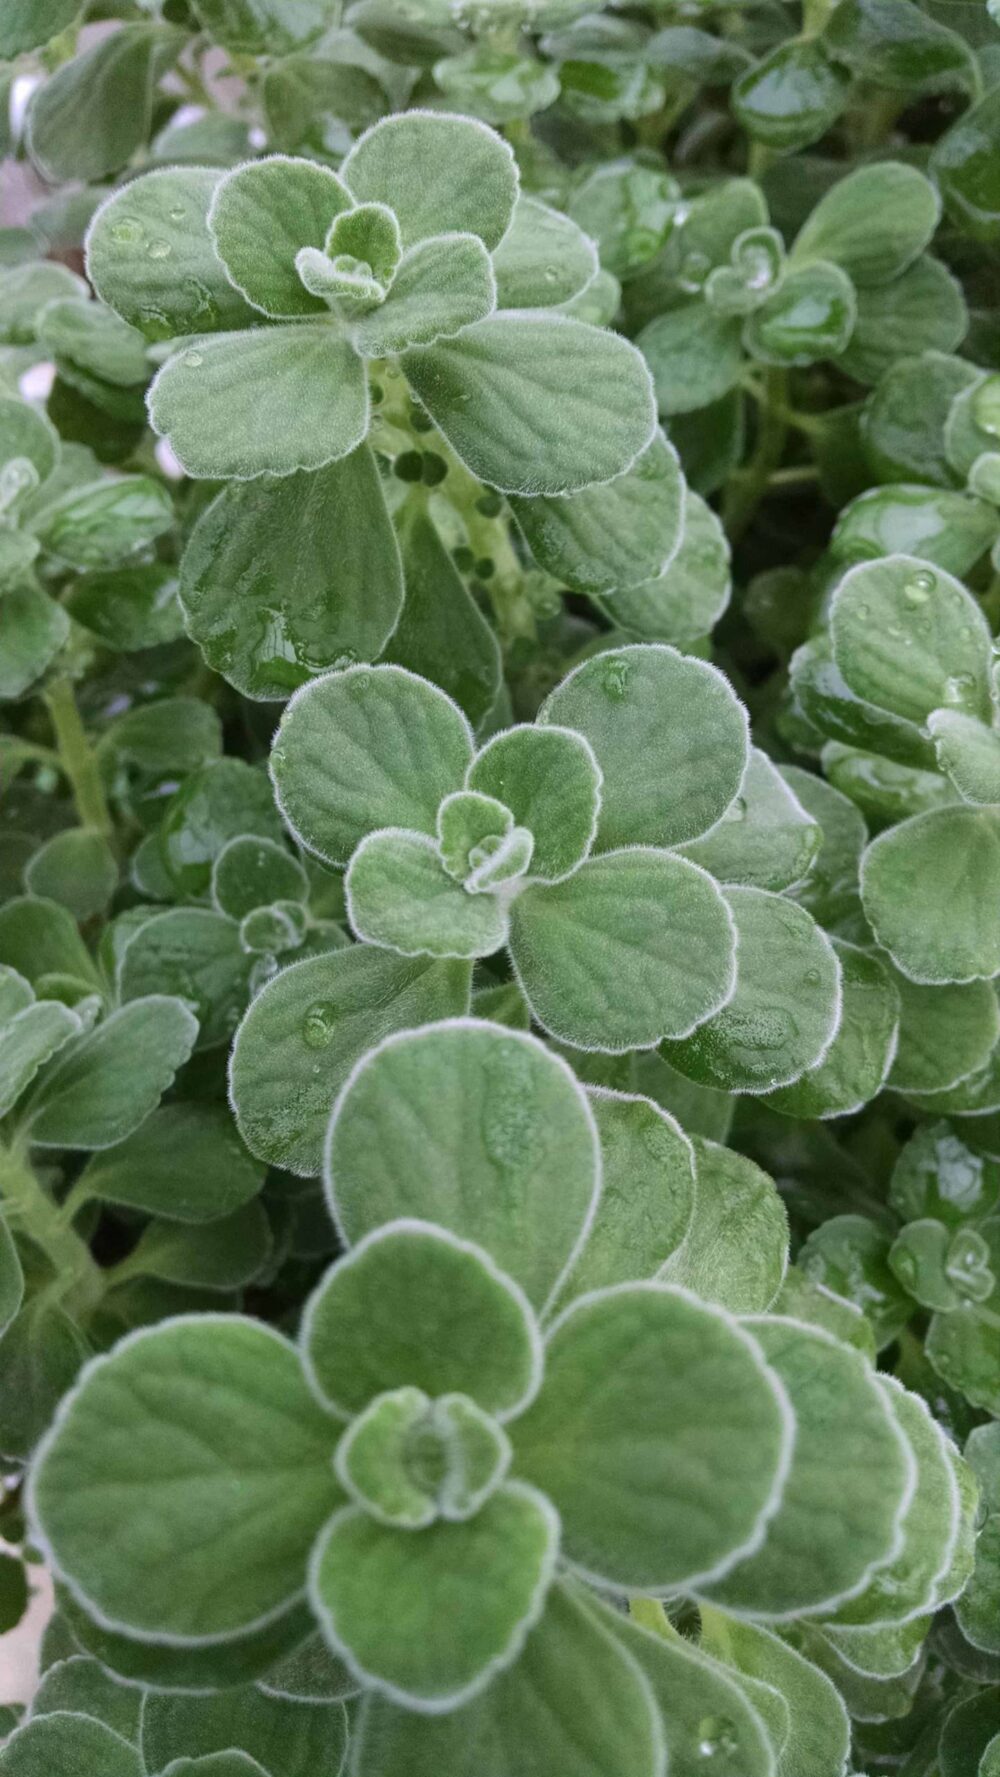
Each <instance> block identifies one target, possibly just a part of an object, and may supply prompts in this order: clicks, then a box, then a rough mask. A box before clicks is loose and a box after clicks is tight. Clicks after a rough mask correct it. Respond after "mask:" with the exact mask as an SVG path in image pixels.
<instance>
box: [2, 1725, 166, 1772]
mask: <svg viewBox="0 0 1000 1777" xmlns="http://www.w3.org/2000/svg"><path fill="white" fill-rule="evenodd" d="M144 1768H145V1767H144V1766H143V1762H142V1759H141V1757H140V1756H139V1752H138V1749H137V1748H136V1747H135V1746H132V1745H130V1744H129V1742H128V1741H127V1740H123V1739H122V1737H121V1735H120V1734H116V1733H115V1732H114V1731H113V1730H112V1729H111V1728H109V1727H107V1726H106V1725H105V1724H104V1722H102V1721H97V1720H95V1719H92V1718H91V1717H89V1716H86V1715H80V1714H75V1713H70V1712H66V1713H63V1714H59V1715H43V1716H40V1717H39V1718H38V1719H37V1720H35V1721H27V1722H24V1723H23V1724H22V1726H20V1727H19V1728H16V1729H15V1730H14V1733H13V1734H12V1735H11V1737H10V1739H9V1740H7V1741H6V1742H5V1744H4V1747H3V1750H2V1751H0V1772H2V1774H3V1777H77V1774H78V1773H79V1772H81V1771H86V1770H90V1771H100V1773H101V1777H143V1771H144Z"/></svg>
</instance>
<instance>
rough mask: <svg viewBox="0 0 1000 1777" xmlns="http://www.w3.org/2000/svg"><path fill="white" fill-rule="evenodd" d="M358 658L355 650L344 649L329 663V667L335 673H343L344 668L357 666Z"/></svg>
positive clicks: (358, 655)
mask: <svg viewBox="0 0 1000 1777" xmlns="http://www.w3.org/2000/svg"><path fill="white" fill-rule="evenodd" d="M360 658H361V656H360V654H358V653H357V651H356V649H354V648H345V649H344V651H343V653H341V654H338V655H337V656H336V658H335V659H334V660H333V661H331V666H332V668H333V671H334V672H335V673H339V672H343V670H344V668H345V667H348V666H357V664H358V661H359V660H360Z"/></svg>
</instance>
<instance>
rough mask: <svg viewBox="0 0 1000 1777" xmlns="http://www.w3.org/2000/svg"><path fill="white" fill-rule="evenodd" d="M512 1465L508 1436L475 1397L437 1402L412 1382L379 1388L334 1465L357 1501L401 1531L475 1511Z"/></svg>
mask: <svg viewBox="0 0 1000 1777" xmlns="http://www.w3.org/2000/svg"><path fill="white" fill-rule="evenodd" d="M509 1465H510V1443H509V1441H508V1439H507V1437H506V1435H505V1434H504V1432H503V1431H502V1430H501V1429H500V1426H499V1425H498V1424H497V1422H496V1420H495V1419H493V1418H491V1417H490V1415H489V1414H488V1413H485V1412H484V1411H483V1409H482V1408H481V1407H478V1406H477V1405H476V1403H475V1402H474V1401H472V1400H470V1399H469V1397H468V1395H464V1394H448V1395H439V1396H438V1397H437V1398H436V1399H435V1400H431V1398H430V1397H429V1396H428V1395H426V1394H424V1393H423V1391H422V1389H419V1388H409V1387H404V1388H397V1389H394V1390H393V1391H392V1392H390V1393H386V1394H380V1395H379V1396H378V1397H377V1399H375V1400H374V1401H372V1402H370V1404H369V1405H368V1406H367V1407H366V1408H365V1410H364V1411H363V1412H362V1413H361V1414H360V1415H359V1416H358V1417H357V1418H356V1419H354V1420H352V1422H351V1425H350V1427H349V1429H348V1430H347V1431H346V1432H345V1433H344V1436H343V1437H342V1438H341V1440H340V1443H339V1444H338V1446H337V1454H336V1458H335V1464H334V1466H335V1468H336V1471H337V1474H338V1476H339V1477H340V1479H341V1480H342V1481H343V1483H344V1486H345V1487H346V1488H347V1491H348V1493H349V1494H350V1495H351V1497H352V1498H353V1499H354V1500H355V1501H356V1503H357V1504H358V1505H360V1506H362V1507H363V1508H364V1509H365V1511H366V1512H368V1514H369V1516H370V1517H372V1518H374V1519H376V1521H377V1522H378V1523H380V1524H388V1525H396V1526H397V1527H398V1528H399V1529H400V1530H423V1529H425V1528H426V1527H427V1525H428V1524H433V1523H434V1522H435V1521H436V1520H437V1519H439V1518H446V1519H447V1520H448V1521H449V1522H463V1521H464V1520H465V1519H467V1518H472V1517H475V1515H476V1513H477V1512H478V1511H479V1509H480V1507H481V1506H482V1505H483V1504H484V1503H485V1501H486V1500H487V1499H488V1498H489V1497H490V1495H491V1494H492V1493H493V1492H494V1491H495V1490H496V1488H497V1487H498V1486H499V1484H500V1482H501V1481H502V1480H503V1479H504V1476H505V1475H506V1473H507V1469H508V1467H509Z"/></svg>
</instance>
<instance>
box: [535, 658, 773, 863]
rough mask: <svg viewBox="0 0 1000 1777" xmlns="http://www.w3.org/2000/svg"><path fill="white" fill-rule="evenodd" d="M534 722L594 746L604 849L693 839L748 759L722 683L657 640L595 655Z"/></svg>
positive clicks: (722, 804) (729, 793)
mask: <svg viewBox="0 0 1000 1777" xmlns="http://www.w3.org/2000/svg"><path fill="white" fill-rule="evenodd" d="M539 719H540V721H542V722H559V723H562V724H564V725H565V726H566V727H567V728H575V729H576V730H577V732H578V733H580V734H582V735H583V736H584V737H585V739H587V740H589V742H590V744H591V746H592V747H593V749H594V753H595V755H596V757H597V763H598V765H599V766H600V768H601V771H602V772H603V774H604V786H603V792H602V805H601V820H600V824H599V826H598V830H597V843H598V846H599V847H600V849H601V850H604V851H607V850H610V849H611V848H612V847H613V846H620V845H678V844H681V843H682V842H683V841H685V840H689V839H697V838H698V837H699V835H700V834H702V833H705V832H706V831H707V830H708V829H709V828H711V827H713V826H714V825H715V823H716V822H717V821H718V820H720V819H721V817H722V816H723V815H724V814H725V812H726V809H727V808H728V807H729V806H730V804H731V803H732V801H733V800H734V798H735V797H736V796H737V795H738V793H739V789H740V785H741V783H742V781H743V775H744V772H745V770H746V767H747V762H748V760H749V756H750V748H749V736H748V728H747V717H746V711H745V710H744V708H743V706H742V704H741V703H740V702H739V700H738V699H737V697H736V695H735V693H734V692H733V690H732V689H731V687H730V685H729V683H728V681H727V680H726V679H724V678H723V676H722V674H721V673H720V672H719V671H718V670H717V668H715V667H713V666H709V665H708V664H707V662H705V661H702V660H694V659H691V658H690V657H688V656H685V655H682V654H679V653H678V652H677V651H676V649H674V648H668V647H664V646H662V645H658V644H655V643H646V644H638V645H634V646H631V647H626V648H615V649H613V650H609V651H608V652H606V653H602V654H597V655H594V656H593V658H592V659H590V660H587V661H585V662H584V664H583V665H582V666H578V667H577V668H575V670H574V671H573V672H571V673H570V674H569V675H568V676H567V677H566V678H565V679H564V680H563V681H562V684H561V685H557V686H556V689H555V690H554V691H553V692H552V694H551V696H550V697H549V698H548V699H547V700H546V702H545V703H544V704H543V706H542V709H541V711H540V712H539Z"/></svg>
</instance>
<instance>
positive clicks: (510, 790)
mask: <svg viewBox="0 0 1000 1777" xmlns="http://www.w3.org/2000/svg"><path fill="white" fill-rule="evenodd" d="M466 783H467V784H468V786H469V788H470V789H471V790H477V791H479V792H480V794H482V795H486V796H494V797H496V798H497V800H498V801H500V802H502V803H503V804H504V805H505V807H507V808H508V809H509V810H510V812H511V814H512V815H513V817H514V820H515V821H516V822H517V823H518V825H519V826H521V827H526V828H527V830H528V832H529V833H531V834H532V835H533V837H534V841H535V844H534V849H533V851H532V854H531V865H530V874H531V876H532V878H536V877H537V878H540V879H541V880H542V881H543V882H560V881H561V880H562V879H563V878H564V877H566V876H570V875H572V873H573V871H574V870H575V869H576V868H577V866H578V865H579V864H581V863H582V862H583V860H584V859H585V858H586V857H587V855H588V853H589V851H590V848H591V845H592V844H593V840H594V834H595V831H596V828H597V818H598V810H599V808H600V801H601V774H600V771H599V769H598V765H597V761H596V759H595V758H594V755H593V753H592V751H591V749H590V747H589V746H588V744H587V742H586V741H585V740H583V739H582V738H581V736H580V735H579V734H577V733H575V732H574V731H573V730H572V729H570V728H557V727H555V726H552V727H539V726H533V725H529V724H525V725H524V726H523V727H518V728H506V729H504V730H503V731H502V732H501V733H500V734H495V735H494V736H493V737H492V739H490V740H488V741H487V743H486V745H485V746H484V747H483V748H482V750H481V751H480V752H478V753H477V754H476V757H475V759H474V760H473V761H472V764H471V765H470V766H469V769H468V772H467V773H466Z"/></svg>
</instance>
